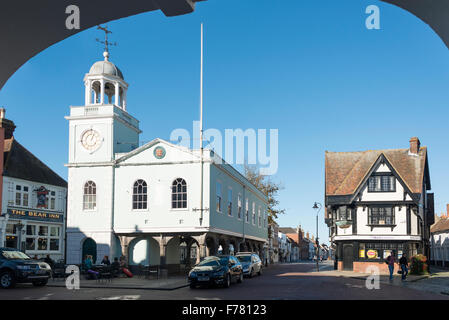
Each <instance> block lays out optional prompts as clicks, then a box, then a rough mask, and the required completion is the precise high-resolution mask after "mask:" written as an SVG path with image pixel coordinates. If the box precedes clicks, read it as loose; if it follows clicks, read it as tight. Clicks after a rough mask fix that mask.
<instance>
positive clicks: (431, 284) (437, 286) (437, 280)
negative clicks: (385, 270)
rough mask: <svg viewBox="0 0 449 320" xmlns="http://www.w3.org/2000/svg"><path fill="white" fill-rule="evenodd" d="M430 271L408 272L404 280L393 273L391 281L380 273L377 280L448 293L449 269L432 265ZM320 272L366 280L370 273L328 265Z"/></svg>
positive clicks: (393, 284) (386, 283) (331, 275)
mask: <svg viewBox="0 0 449 320" xmlns="http://www.w3.org/2000/svg"><path fill="white" fill-rule="evenodd" d="M320 269H321V268H320ZM326 269H327V270H326ZM431 271H432V273H430V274H426V275H411V274H408V276H407V278H406V280H404V281H403V280H402V279H401V275H399V274H395V275H393V281H390V279H389V275H384V274H382V275H380V276H379V282H380V284H383V285H391V286H400V287H406V288H412V289H416V290H422V291H427V292H432V293H437V294H445V295H449V270H447V269H446V270H444V269H438V268H435V267H432V269H431ZM320 274H321V275H325V276H330V277H343V278H352V279H359V280H364V281H366V280H367V278H368V277H369V276H371V274H368V273H358V272H353V271H338V270H333V268H332V270H328V267H324V268H323V270H321V271H320Z"/></svg>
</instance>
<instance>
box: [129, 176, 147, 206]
mask: <svg viewBox="0 0 449 320" xmlns="http://www.w3.org/2000/svg"><path fill="white" fill-rule="evenodd" d="M147 190H148V188H147V183H146V182H145V181H144V180H141V179H140V180H137V181H136V182H134V187H133V209H146V208H147V198H148V194H147Z"/></svg>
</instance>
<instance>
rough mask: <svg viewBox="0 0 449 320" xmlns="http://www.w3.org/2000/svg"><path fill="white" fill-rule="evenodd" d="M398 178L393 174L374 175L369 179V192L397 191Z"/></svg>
mask: <svg viewBox="0 0 449 320" xmlns="http://www.w3.org/2000/svg"><path fill="white" fill-rule="evenodd" d="M395 191H396V179H395V177H394V176H392V175H374V176H372V177H370V178H369V180H368V192H395Z"/></svg>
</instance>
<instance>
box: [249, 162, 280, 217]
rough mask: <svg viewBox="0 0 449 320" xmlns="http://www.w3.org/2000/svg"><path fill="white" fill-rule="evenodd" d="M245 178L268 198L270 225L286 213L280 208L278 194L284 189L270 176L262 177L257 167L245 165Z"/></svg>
mask: <svg viewBox="0 0 449 320" xmlns="http://www.w3.org/2000/svg"><path fill="white" fill-rule="evenodd" d="M245 177H246V179H248V180H249V181H250V182H251V183H252V184H253V185H255V186H256V187H257V188H258V189H259V190H260V191H262V192H263V193H264V194H265V195H266V196H267V198H268V223H272V222H273V221H275V220H276V219H277V217H278V215H280V214H284V213H285V209H280V208H279V200H278V199H277V196H278V193H279V191H280V190H282V189H283V187H282V186H281V185H280V184H279V183H276V182H274V181H273V180H272V179H270V178H269V177H268V176H264V175H261V174H260V172H259V169H258V168H257V167H256V166H248V165H245Z"/></svg>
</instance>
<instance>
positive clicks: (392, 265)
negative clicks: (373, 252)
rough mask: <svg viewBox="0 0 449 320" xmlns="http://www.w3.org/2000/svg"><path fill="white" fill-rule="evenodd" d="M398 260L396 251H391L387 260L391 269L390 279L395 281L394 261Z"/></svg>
mask: <svg viewBox="0 0 449 320" xmlns="http://www.w3.org/2000/svg"><path fill="white" fill-rule="evenodd" d="M395 262H396V257H395V252H394V251H391V253H390V255H389V256H388V257H387V259H386V260H385V263H386V264H388V270H389V271H390V281H393V272H394V263H395Z"/></svg>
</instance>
